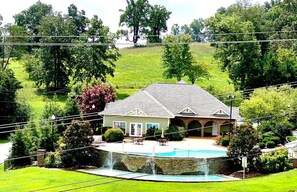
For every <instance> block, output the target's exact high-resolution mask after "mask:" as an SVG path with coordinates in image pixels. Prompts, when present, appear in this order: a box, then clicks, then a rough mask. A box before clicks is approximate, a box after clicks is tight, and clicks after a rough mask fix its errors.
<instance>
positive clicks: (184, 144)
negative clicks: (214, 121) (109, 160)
mask: <svg viewBox="0 0 297 192" xmlns="http://www.w3.org/2000/svg"><path fill="white" fill-rule="evenodd" d="M97 140H100V138H98V137H95V141H97ZM124 141H125V142H124V143H122V142H121V143H104V144H101V145H99V147H98V148H99V149H102V150H106V151H113V152H122V153H123V152H141V153H152V152H153V151H154V152H155V153H163V152H170V151H173V150H175V149H189V150H202V149H205V150H218V151H227V148H226V147H222V146H219V145H217V144H216V143H215V140H214V138H199V137H188V138H184V139H183V140H182V141H168V143H167V144H166V145H164V146H161V145H159V143H158V142H157V141H151V140H144V141H143V144H142V145H136V144H134V143H132V142H131V138H125V139H124Z"/></svg>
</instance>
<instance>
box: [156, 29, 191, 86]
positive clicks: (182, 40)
mask: <svg viewBox="0 0 297 192" xmlns="http://www.w3.org/2000/svg"><path fill="white" fill-rule="evenodd" d="M191 41H192V39H191V37H190V36H189V35H183V36H180V37H175V36H169V37H167V38H166V39H164V40H163V43H164V52H163V56H162V60H163V68H164V69H165V71H164V72H163V75H164V77H165V78H173V77H176V78H177V80H178V81H180V80H181V78H182V77H184V76H185V75H187V72H188V71H189V70H190V69H191V67H192V64H193V63H194V62H195V61H194V58H193V56H192V53H191V51H190V45H189V43H190V42H191Z"/></svg>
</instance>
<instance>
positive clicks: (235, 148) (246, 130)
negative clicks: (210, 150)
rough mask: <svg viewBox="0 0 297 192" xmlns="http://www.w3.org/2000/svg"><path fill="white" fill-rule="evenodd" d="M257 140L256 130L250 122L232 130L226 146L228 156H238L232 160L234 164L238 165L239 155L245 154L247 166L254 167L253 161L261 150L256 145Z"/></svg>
mask: <svg viewBox="0 0 297 192" xmlns="http://www.w3.org/2000/svg"><path fill="white" fill-rule="evenodd" d="M257 142H258V134H257V131H256V130H255V129H254V128H253V126H252V124H251V123H243V124H241V125H240V126H238V127H237V128H236V129H234V131H233V135H232V137H231V140H230V144H229V147H228V153H227V154H228V156H229V157H238V158H236V159H235V160H234V163H235V164H236V165H240V163H241V161H240V160H241V157H242V156H246V157H247V159H248V166H249V168H254V166H253V165H254V163H255V161H253V160H256V159H257V158H258V157H259V156H260V155H261V151H260V149H259V148H258V147H256V145H257Z"/></svg>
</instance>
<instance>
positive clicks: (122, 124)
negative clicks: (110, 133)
mask: <svg viewBox="0 0 297 192" xmlns="http://www.w3.org/2000/svg"><path fill="white" fill-rule="evenodd" d="M113 127H114V128H120V129H122V130H123V132H124V134H126V122H125V121H114V122H113Z"/></svg>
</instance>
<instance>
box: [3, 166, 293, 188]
mask: <svg viewBox="0 0 297 192" xmlns="http://www.w3.org/2000/svg"><path fill="white" fill-rule="evenodd" d="M0 169H1V171H0V191H34V190H36V191H41V189H43V190H42V191H46V192H49V191H52V192H53V191H64V190H70V189H74V188H80V189H76V190H74V191H104V192H109V191H110V192H114V191H117V192H127V191H129V192H134V191H135V192H136V191H137V192H140V191H145V192H156V191H160V192H175V191H176V192H192V191H193V192H196V191H199V192H218V191H220V192H230V191H232V192H237V191H238V192H239V191H242V190H243V187H244V191H246V192H255V191H259V192H283V191H284V192H288V191H289V190H297V185H296V183H297V177H296V175H297V169H294V170H290V171H287V172H282V173H277V174H271V175H267V176H261V177H256V178H251V179H246V180H245V181H244V182H243V181H232V182H214V183H168V182H148V181H133V180H121V179H115V178H109V177H101V176H95V175H89V174H84V173H78V172H74V171H64V170H58V169H44V168H37V167H33V168H23V169H17V170H10V171H7V172H3V165H1V166H0ZM243 184H244V185H243Z"/></svg>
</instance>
